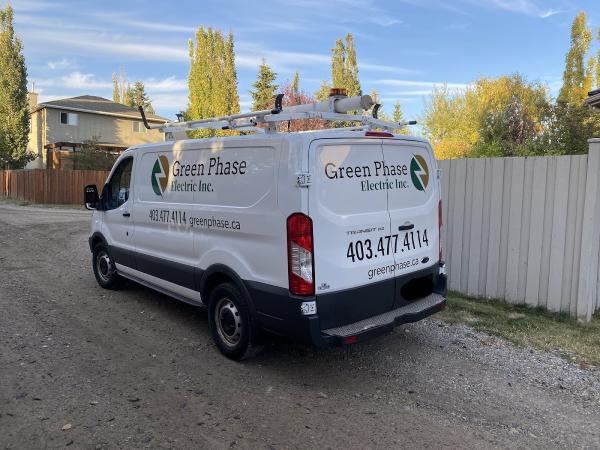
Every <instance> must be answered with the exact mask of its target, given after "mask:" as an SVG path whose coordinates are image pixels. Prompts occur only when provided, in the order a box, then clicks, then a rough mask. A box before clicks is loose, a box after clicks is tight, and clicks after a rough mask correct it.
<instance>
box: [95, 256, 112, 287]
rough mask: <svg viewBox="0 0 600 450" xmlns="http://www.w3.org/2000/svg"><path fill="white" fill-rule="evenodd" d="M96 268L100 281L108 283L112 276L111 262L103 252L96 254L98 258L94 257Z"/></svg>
mask: <svg viewBox="0 0 600 450" xmlns="http://www.w3.org/2000/svg"><path fill="white" fill-rule="evenodd" d="M96 268H97V269H98V270H97V272H98V276H99V277H100V279H101V280H102V281H104V282H109V281H110V279H111V278H112V276H113V269H112V262H111V261H110V257H109V256H108V253H106V252H105V251H104V250H102V251H100V252H98V256H96Z"/></svg>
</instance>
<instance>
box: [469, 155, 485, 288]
mask: <svg viewBox="0 0 600 450" xmlns="http://www.w3.org/2000/svg"><path fill="white" fill-rule="evenodd" d="M471 166H472V171H471V178H472V179H473V183H472V194H471V201H470V202H469V203H470V204H471V214H470V217H469V219H470V220H469V221H470V223H471V226H470V230H471V231H470V233H469V235H468V236H469V260H468V265H467V267H468V268H469V271H468V273H467V294H468V295H470V296H474V297H479V296H482V295H483V292H480V291H479V271H480V270H481V235H482V233H483V193H484V190H485V185H484V175H485V160H484V159H482V158H477V159H472V160H471Z"/></svg>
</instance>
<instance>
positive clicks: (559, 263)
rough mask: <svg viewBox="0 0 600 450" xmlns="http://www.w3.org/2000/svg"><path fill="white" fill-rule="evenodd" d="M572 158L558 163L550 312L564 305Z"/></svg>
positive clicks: (555, 182) (561, 157)
mask: <svg viewBox="0 0 600 450" xmlns="http://www.w3.org/2000/svg"><path fill="white" fill-rule="evenodd" d="M570 172H571V158H570V156H559V157H557V161H556V175H557V176H556V178H555V180H554V211H553V215H552V240H551V244H550V269H549V270H550V275H549V280H548V282H549V283H548V303H547V305H546V307H547V308H548V309H549V310H550V311H560V310H561V303H562V280H563V276H562V275H563V267H564V263H565V238H566V231H567V205H568V202H569V175H570Z"/></svg>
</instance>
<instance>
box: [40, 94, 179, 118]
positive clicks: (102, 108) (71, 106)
mask: <svg viewBox="0 0 600 450" xmlns="http://www.w3.org/2000/svg"><path fill="white" fill-rule="evenodd" d="M43 108H56V109H66V110H72V111H82V112H90V113H99V114H106V115H112V116H121V117H123V116H125V117H131V118H132V119H140V120H141V118H142V117H141V115H140V113H139V111H138V110H137V109H134V108H130V107H129V106H126V105H123V104H121V103H117V102H113V101H112V100H108V99H106V98H103V97H96V96H94V95H81V96H79V97H71V98H64V99H60V100H52V101H49V102H44V103H40V104H38V105H37V106H36V107H35V109H34V110H33V111H38V110H40V109H43ZM146 118H147V119H148V120H149V121H153V122H166V121H167V120H168V119H165V118H164V117H161V116H158V115H156V114H149V113H146Z"/></svg>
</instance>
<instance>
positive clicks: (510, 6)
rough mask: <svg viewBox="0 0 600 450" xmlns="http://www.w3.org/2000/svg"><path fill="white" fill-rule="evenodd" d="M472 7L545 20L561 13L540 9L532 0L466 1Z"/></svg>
mask: <svg viewBox="0 0 600 450" xmlns="http://www.w3.org/2000/svg"><path fill="white" fill-rule="evenodd" d="M467 1H468V2H469V3H471V4H474V5H483V6H488V7H492V8H496V9H501V10H504V11H509V12H513V13H518V14H525V15H528V16H534V17H539V18H542V19H545V18H547V17H550V16H553V15H555V14H558V13H559V12H561V11H558V10H554V9H546V8H542V7H540V6H539V5H538V2H536V1H534V0H467Z"/></svg>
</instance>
